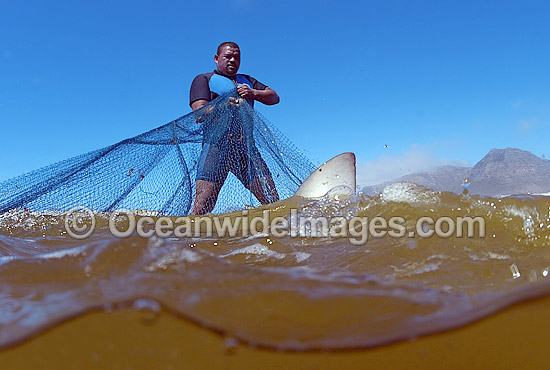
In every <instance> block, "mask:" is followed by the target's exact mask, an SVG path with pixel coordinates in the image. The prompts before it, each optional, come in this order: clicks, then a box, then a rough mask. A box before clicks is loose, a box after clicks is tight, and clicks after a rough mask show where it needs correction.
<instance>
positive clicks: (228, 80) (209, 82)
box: [189, 71, 267, 106]
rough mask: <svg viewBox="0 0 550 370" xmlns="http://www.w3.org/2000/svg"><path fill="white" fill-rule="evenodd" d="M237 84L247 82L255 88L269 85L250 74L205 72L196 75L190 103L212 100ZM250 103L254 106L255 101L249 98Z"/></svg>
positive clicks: (259, 88)
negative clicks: (231, 74)
mask: <svg viewBox="0 0 550 370" xmlns="http://www.w3.org/2000/svg"><path fill="white" fill-rule="evenodd" d="M235 82H237V84H239V85H240V84H246V85H248V86H250V87H251V88H252V89H255V90H265V88H266V87H267V86H266V85H264V84H263V83H261V82H259V81H258V80H256V79H255V78H253V77H250V76H249V75H242V74H237V75H236V76H234V77H227V76H224V75H221V74H220V73H219V72H218V71H213V72H209V73H203V74H200V75H198V76H197V77H195V79H194V80H193V83H192V84H191V92H190V93H189V105H191V104H193V102H195V101H197V100H201V99H204V100H207V101H212V100H214V99H216V98H217V97H218V96H219V95H223V94H225V93H227V92H229V91H231V90H232V89H234V88H235ZM247 101H248V102H249V103H250V105H252V106H254V101H253V100H251V99H247Z"/></svg>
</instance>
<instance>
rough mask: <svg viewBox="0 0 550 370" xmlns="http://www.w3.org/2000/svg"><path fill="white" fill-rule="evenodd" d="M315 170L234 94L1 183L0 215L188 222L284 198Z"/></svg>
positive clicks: (292, 192) (272, 127) (263, 119)
mask: <svg viewBox="0 0 550 370" xmlns="http://www.w3.org/2000/svg"><path fill="white" fill-rule="evenodd" d="M313 170H314V165H313V164H312V163H311V162H310V161H309V160H308V159H307V158H306V157H305V155H304V154H303V153H301V152H300V151H298V150H297V149H296V148H295V147H294V145H293V144H292V143H291V142H290V141H289V140H287V139H286V138H285V136H284V135H282V134H281V133H280V132H279V131H278V130H277V129H276V128H275V127H274V126H273V125H272V124H271V123H270V122H269V121H267V120H266V119H265V118H264V117H263V116H261V115H260V114H259V113H258V112H257V111H255V110H254V109H253V108H252V107H251V105H250V104H248V103H247V102H246V101H243V99H240V98H239V96H238V94H237V93H236V91H235V90H233V91H231V92H229V93H227V94H225V95H222V96H220V97H218V98H217V99H216V100H214V101H212V102H210V103H209V104H207V105H206V106H204V107H202V108H201V109H199V110H196V111H194V112H191V113H189V114H187V115H185V116H183V117H180V118H178V119H176V120H174V121H172V122H169V123H167V124H165V125H163V126H160V127H158V128H155V129H153V130H151V131H148V132H145V133H143V134H141V135H138V136H136V137H133V138H130V139H126V140H123V141H121V142H119V143H116V144H114V145H111V146H108V147H106V148H102V149H98V150H95V151H92V152H89V153H86V154H82V155H79V156H76V157H73V158H69V159H66V160H64V161H61V162H58V163H55V164H52V165H49V166H46V167H43V168H41V169H38V170H35V171H32V172H29V173H26V174H23V175H21V176H18V177H15V178H12V179H10V180H7V181H4V182H2V183H0V212H1V213H3V212H6V211H8V210H10V209H14V208H26V209H29V210H33V211H41V212H45V211H52V210H56V211H67V210H69V209H71V208H73V207H77V206H85V207H88V208H90V209H92V210H95V211H113V210H116V209H120V208H126V209H131V210H137V209H140V210H149V211H154V212H158V213H160V214H166V215H188V214H190V213H191V212H192V210H193V208H194V207H193V206H194V203H195V202H197V206H195V211H197V213H207V212H212V213H225V212H230V211H235V210H239V209H243V208H245V207H246V206H254V207H255V206H259V205H260V204H261V203H270V202H273V201H276V200H278V199H283V198H287V197H290V196H292V195H293V194H294V192H295V191H296V190H297V189H298V187H299V186H300V184H301V183H302V182H303V181H304V180H305V178H306V177H307V176H308V175H309V174H310V173H311V172H312V171H313ZM197 180H199V181H198V182H197ZM197 188H198V189H199V191H198V192H199V196H198V197H197V200H196V201H195V197H196V193H197ZM218 191H219V196H218V197H216V194H217V192H218Z"/></svg>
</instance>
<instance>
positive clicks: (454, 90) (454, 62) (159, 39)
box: [0, 0, 550, 184]
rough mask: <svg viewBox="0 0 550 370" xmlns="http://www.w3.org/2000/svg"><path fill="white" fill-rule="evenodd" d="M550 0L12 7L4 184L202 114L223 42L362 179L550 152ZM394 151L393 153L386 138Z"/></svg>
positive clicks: (319, 157)
mask: <svg viewBox="0 0 550 370" xmlns="http://www.w3.org/2000/svg"><path fill="white" fill-rule="evenodd" d="M548 14H550V2H547V1H529V0H527V1H519V0H518V1H505V0H498V1H424V0H415V1H412V0H411V1H391V0H390V1H340V2H332V1H331V2H328V1H316V2H310V1H270V2H268V1H253V0H228V1H204V2H195V4H191V2H176V1H154V2H145V1H101V0H100V1H93V2H92V1H86V2H84V1H83V2H75V1H25V0H22V1H17V2H16V1H2V2H1V3H0V71H1V72H0V128H1V130H2V136H1V139H0V140H1V145H0V158H2V159H1V161H0V180H5V179H8V178H11V177H13V176H16V175H19V174H21V173H24V172H28V171H30V170H33V169H36V168H39V167H42V166H45V165H48V164H51V163H54V162H57V161H59V160H62V159H65V158H69V157H72V156H74V155H77V154H81V153H85V152H88V151H91V150H94V149H97V148H101V147H104V146H107V145H110V144H113V143H115V142H118V141H120V140H123V139H125V138H128V137H132V136H135V135H137V134H140V133H142V132H144V131H147V130H149V129H151V128H154V127H156V126H159V125H161V124H164V123H166V122H168V121H171V120H172V119H174V118H177V117H179V116H182V115H184V114H186V113H188V112H189V111H190V108H189V105H188V96H189V86H190V83H191V81H192V79H193V78H194V77H195V75H197V74H199V73H203V72H208V71H211V70H213V69H214V68H215V64H214V62H213V55H214V53H215V49H216V47H217V45H218V44H219V43H220V42H222V41H227V40H233V41H236V42H237V43H239V44H240V46H241V52H242V64H241V68H240V72H242V73H248V74H250V75H252V76H254V77H255V78H257V79H258V80H259V81H261V82H263V83H265V84H267V85H269V86H270V87H272V88H273V89H275V90H276V91H277V92H278V93H279V95H280V96H281V103H280V104H279V105H277V106H272V107H266V106H261V104H258V105H257V109H258V110H260V111H261V113H262V114H263V115H264V116H266V117H267V118H268V119H269V120H270V121H271V122H273V123H274V124H275V125H276V126H277V127H278V128H279V129H280V130H281V131H282V132H283V133H284V134H285V135H286V136H287V137H288V138H289V139H290V140H291V141H292V142H294V144H295V145H296V146H297V147H299V148H301V149H303V150H304V151H305V152H306V154H307V155H308V156H309V157H310V158H311V159H312V160H313V161H314V162H322V161H325V160H327V159H329V158H330V157H332V156H334V155H337V154H339V153H341V152H345V151H353V152H355V153H356V154H357V159H358V162H359V171H360V174H359V178H360V183H364V184H366V183H369V182H370V183H374V182H377V181H379V180H384V179H386V178H385V177H391V176H397V175H401V174H404V173H406V172H407V171H411V170H418V169H422V168H425V167H429V166H433V165H437V164H447V163H452V164H464V165H473V164H475V163H476V162H477V161H478V160H480V159H481V158H482V157H483V156H484V155H485V154H486V153H487V152H488V151H489V150H490V149H491V148H505V147H517V148H520V149H524V150H529V151H531V152H533V153H534V154H536V155H538V156H543V155H545V156H546V157H550V150H549V145H548V141H549V140H548V138H549V136H550V135H549V134H550V89H549V88H548V87H549V86H550V63H548V61H549V60H550V47H549V45H550V22H548ZM386 145H387V147H385V146H386Z"/></svg>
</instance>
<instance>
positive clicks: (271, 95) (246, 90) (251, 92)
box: [237, 84, 279, 105]
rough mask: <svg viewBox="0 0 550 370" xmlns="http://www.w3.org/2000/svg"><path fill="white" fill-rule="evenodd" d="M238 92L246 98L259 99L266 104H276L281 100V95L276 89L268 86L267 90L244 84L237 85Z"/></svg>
mask: <svg viewBox="0 0 550 370" xmlns="http://www.w3.org/2000/svg"><path fill="white" fill-rule="evenodd" d="M237 92H238V93H239V95H240V96H241V97H243V98H245V99H253V100H257V101H259V102H260V103H264V104H266V105H274V104H277V103H278V102H279V95H277V93H276V92H275V90H273V89H270V88H269V87H266V88H265V90H256V89H251V88H250V86H248V85H245V84H242V85H238V86H237Z"/></svg>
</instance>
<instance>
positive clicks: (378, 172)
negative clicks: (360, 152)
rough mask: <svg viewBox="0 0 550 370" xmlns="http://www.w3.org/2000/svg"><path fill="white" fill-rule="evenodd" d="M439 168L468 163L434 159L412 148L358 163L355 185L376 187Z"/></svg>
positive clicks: (421, 150) (417, 148)
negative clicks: (405, 176) (402, 152)
mask: <svg viewBox="0 0 550 370" xmlns="http://www.w3.org/2000/svg"><path fill="white" fill-rule="evenodd" d="M439 166H468V162H467V161H460V160H448V159H440V158H436V157H434V156H432V155H431V154H430V152H429V151H428V150H425V149H422V148H420V147H418V146H413V147H411V148H410V149H409V150H408V151H407V152H406V153H404V154H403V155H401V156H391V155H382V156H380V157H378V158H376V159H373V160H372V161H368V162H358V163H357V185H358V186H359V187H361V188H362V187H363V186H367V185H376V184H380V183H383V182H385V181H390V180H394V179H396V178H398V177H401V176H404V175H408V174H412V173H415V172H425V171H430V170H433V169H435V168H436V167H439Z"/></svg>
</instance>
